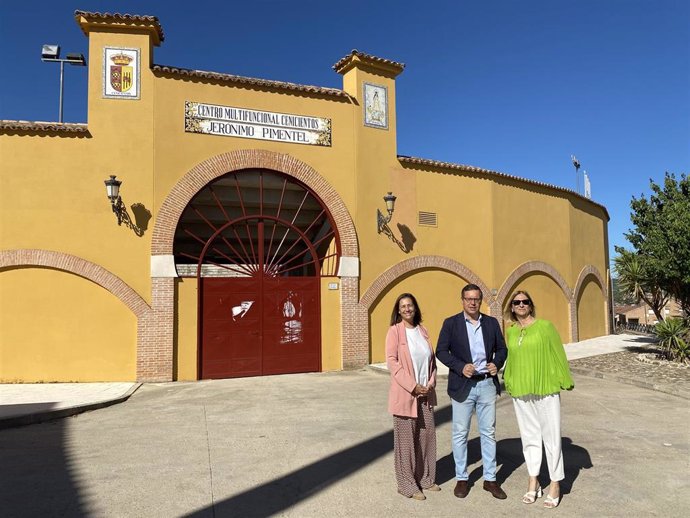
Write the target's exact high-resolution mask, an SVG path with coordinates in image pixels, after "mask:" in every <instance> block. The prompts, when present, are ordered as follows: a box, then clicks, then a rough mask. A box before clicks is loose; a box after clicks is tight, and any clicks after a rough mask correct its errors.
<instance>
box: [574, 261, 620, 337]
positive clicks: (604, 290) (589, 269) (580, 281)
mask: <svg viewBox="0 0 690 518" xmlns="http://www.w3.org/2000/svg"><path fill="white" fill-rule="evenodd" d="M590 275H591V276H592V277H594V278H595V279H596V280H597V282H598V283H599V289H600V290H601V294H602V295H603V296H604V311H605V313H606V314H605V316H604V321H605V323H606V329H609V325H610V310H611V309H610V304H609V296H608V287H607V283H606V282H605V281H604V278H603V277H602V275H601V273H600V272H599V270H598V269H597V268H596V266H594V265H591V264H588V265H586V266H584V267H583V268H582V270H580V274H579V275H578V276H577V282H576V283H575V289H573V293H572V300H571V301H570V302H571V307H572V308H574V310H575V312H574V315H573V317H572V318H573V321H574V323H575V327H574V328H573V329H571V333H572V335H573V342H577V341H579V339H580V331H579V329H578V327H579V322H578V318H577V307H578V306H577V300H578V298H579V297H580V293H581V291H582V288H583V286H584V284H585V280H586V279H587V277H589V276H590Z"/></svg>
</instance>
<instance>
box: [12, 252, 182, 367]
mask: <svg viewBox="0 0 690 518" xmlns="http://www.w3.org/2000/svg"><path fill="white" fill-rule="evenodd" d="M16 266H36V267H42V268H54V269H56V270H61V271H64V272H68V273H72V274H74V275H78V276H80V277H83V278H85V279H88V280H90V281H91V282H94V283H95V284H98V285H99V286H101V287H102V288H105V289H106V290H108V291H109V292H110V293H112V294H113V295H115V296H116V297H117V298H118V299H120V300H121V301H122V302H123V303H124V304H125V305H126V306H127V307H128V308H129V309H130V310H131V311H132V313H134V314H135V315H136V317H137V380H139V381H159V380H160V379H161V376H159V375H158V374H156V375H155V376H152V377H150V378H149V376H148V375H147V373H148V370H146V368H142V365H144V366H146V365H147V362H146V359H147V358H149V357H150V355H149V354H148V351H147V347H148V346H149V344H150V340H147V336H148V334H149V333H148V329H149V328H150V325H151V324H150V323H151V322H152V321H155V320H156V314H155V311H153V310H152V309H151V307H150V306H149V305H148V304H147V303H146V301H145V300H144V299H143V298H142V297H141V296H140V295H139V294H138V293H137V292H136V291H134V289H132V288H131V287H130V286H129V285H128V284H127V283H126V282H125V281H123V280H122V279H120V278H119V277H118V276H117V275H115V274H114V273H112V272H110V271H109V270H106V269H105V268H103V267H102V266H99V265H97V264H95V263H92V262H90V261H87V260H86V259H82V258H81V257H77V256H75V255H70V254H65V253H62V252H55V251H53V250H40V249H18V250H2V251H0V270H2V269H9V268H12V267H16ZM171 281H172V279H171ZM170 333H171V334H172V326H171V327H170ZM171 352H172V349H171ZM164 360H165V359H164ZM168 363H169V364H170V366H171V369H170V372H171V374H170V375H169V376H164V379H166V380H169V379H172V358H171V359H170V361H169V362H168ZM158 370H160V368H159V369H158Z"/></svg>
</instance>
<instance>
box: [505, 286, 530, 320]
mask: <svg viewBox="0 0 690 518" xmlns="http://www.w3.org/2000/svg"><path fill="white" fill-rule="evenodd" d="M518 295H524V296H525V297H527V298H528V299H529V300H530V310H529V314H530V315H532V316H533V317H535V318H536V317H537V308H536V307H534V300H533V299H532V297H531V295H530V294H529V293H527V292H526V291H525V290H518V291H516V292H515V293H513V294H512V295H511V296H510V297H509V298H508V306H507V307H506V309H505V311H504V312H503V320H504V322H511V323H512V324H515V323H516V322H517V317H516V316H515V312H514V311H513V300H514V299H515V297H517V296H518Z"/></svg>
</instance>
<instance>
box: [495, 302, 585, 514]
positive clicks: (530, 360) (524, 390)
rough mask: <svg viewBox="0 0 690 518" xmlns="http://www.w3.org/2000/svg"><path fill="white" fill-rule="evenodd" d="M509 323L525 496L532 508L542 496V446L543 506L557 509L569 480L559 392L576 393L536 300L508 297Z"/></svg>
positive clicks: (511, 385)
mask: <svg viewBox="0 0 690 518" xmlns="http://www.w3.org/2000/svg"><path fill="white" fill-rule="evenodd" d="M505 316H506V321H510V322H511V324H510V326H509V327H508V328H507V330H506V343H507V345H508V360H507V362H506V368H505V372H504V374H503V379H504V380H505V386H506V391H507V392H508V393H509V394H510V395H511V397H512V398H513V407H514V408H515V415H516V416H517V421H518V426H519V428H520V438H521V439H522V453H523V454H524V456H525V464H526V465H527V472H528V473H529V484H528V487H527V493H525V495H524V496H523V497H522V501H523V502H524V503H526V504H533V503H534V502H535V501H536V499H537V498H538V497H541V496H542V489H541V487H540V486H539V481H538V480H537V476H538V475H539V471H540V470H541V462H542V458H541V451H542V449H541V446H542V443H543V444H544V449H545V450H546V463H547V465H548V467H549V476H550V478H551V484H550V485H549V490H548V495H547V496H546V499H545V501H544V507H547V508H554V507H557V506H558V504H559V502H560V498H561V490H560V481H561V480H563V478H564V477H565V473H564V470H563V455H562V454H561V400H560V391H561V390H570V389H572V388H573V386H574V385H573V379H572V377H571V375H570V369H569V367H568V359H567V358H566V356H565V349H563V343H562V342H561V338H560V336H559V335H558V331H556V328H555V327H554V326H553V324H552V323H551V322H549V321H548V320H543V319H538V318H536V312H535V308H534V303H533V302H532V297H530V296H529V294H528V293H527V292H526V291H517V292H515V293H514V294H513V296H512V297H511V298H510V306H509V307H508V309H507V310H506V315H505Z"/></svg>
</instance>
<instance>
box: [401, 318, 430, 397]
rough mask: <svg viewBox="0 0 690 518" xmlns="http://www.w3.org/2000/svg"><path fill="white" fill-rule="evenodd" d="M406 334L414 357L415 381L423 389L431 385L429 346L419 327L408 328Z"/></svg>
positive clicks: (408, 345)
mask: <svg viewBox="0 0 690 518" xmlns="http://www.w3.org/2000/svg"><path fill="white" fill-rule="evenodd" d="M405 334H406V335H407V347H408V349H409V350H410V356H411V357H412V368H413V369H414V377H415V380H416V381H417V383H418V384H419V385H421V386H422V387H426V386H427V384H428V383H429V344H428V343H427V341H426V339H425V338H424V337H423V336H422V333H421V331H420V330H419V326H417V327H415V328H413V329H409V328H407V327H406V328H405Z"/></svg>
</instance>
